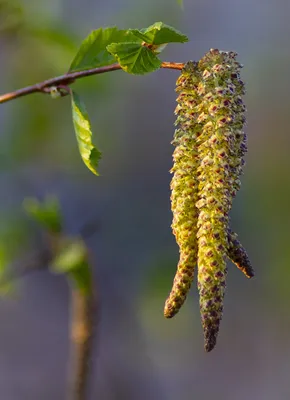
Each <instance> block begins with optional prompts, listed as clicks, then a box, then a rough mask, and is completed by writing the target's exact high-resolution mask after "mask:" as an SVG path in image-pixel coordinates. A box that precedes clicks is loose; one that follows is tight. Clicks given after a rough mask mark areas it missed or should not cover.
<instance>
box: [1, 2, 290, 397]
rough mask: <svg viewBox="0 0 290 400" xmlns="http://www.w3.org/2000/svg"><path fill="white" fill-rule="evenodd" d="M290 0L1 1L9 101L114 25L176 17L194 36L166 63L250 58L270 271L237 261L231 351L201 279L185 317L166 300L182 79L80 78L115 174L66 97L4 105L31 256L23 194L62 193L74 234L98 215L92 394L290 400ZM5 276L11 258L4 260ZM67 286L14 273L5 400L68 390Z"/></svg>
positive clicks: (251, 109)
mask: <svg viewBox="0 0 290 400" xmlns="http://www.w3.org/2000/svg"><path fill="white" fill-rule="evenodd" d="M289 17H290V3H289V1H287V0H256V1H252V0H244V1H237V0H218V1H217V0H206V1H205V0H194V1H193V0H192V1H190V0H184V11H182V9H181V8H180V7H179V6H178V4H177V3H176V1H175V0H148V1H146V2H145V1H132V0H123V1H120V0H106V1H94V0H82V1H79V0H51V1H39V0H22V1H21V0H19V1H18V2H16V1H13V0H1V1H0V93H5V92H7V91H11V90H13V89H17V88H19V87H22V86H26V85H29V84H32V83H35V82H37V81H41V80H44V79H47V78H50V77H52V76H55V75H59V74H62V73H64V72H66V70H67V68H68V66H69V64H70V62H71V60H72V58H73V57H74V54H75V53H76V50H77V48H78V46H79V44H80V43H81V41H82V39H83V38H84V37H85V36H86V35H87V34H88V33H89V32H90V31H91V30H93V29H96V28H99V27H100V26H112V25H117V26H118V27H120V28H129V27H130V28H134V27H136V28H142V27H147V26H149V25H151V24H152V23H154V22H156V21H163V22H165V23H167V24H169V25H172V26H174V27H176V28H177V29H179V30H181V31H182V32H183V33H185V34H187V35H188V36H189V38H190V42H189V43H186V44H183V45H178V44H177V45H174V44H173V45H170V46H168V48H167V49H166V51H164V53H163V54H162V57H163V60H166V61H177V62H185V61H188V60H189V59H194V60H198V59H199V58H200V57H201V56H202V55H203V54H204V53H205V52H206V51H208V49H209V48H212V47H214V48H219V49H223V50H234V51H237V52H238V53H239V60H240V61H241V62H242V63H243V64H244V65H245V67H244V69H243V71H242V76H243V79H244V81H245V82H246V85H247V95H246V103H247V108H248V114H247V118H248V124H247V133H248V147H249V152H248V155H247V158H246V161H247V164H246V168H245V174H244V176H243V178H242V189H241V190H240V192H239V194H238V196H237V198H236V200H235V202H234V206H233V211H232V224H233V228H234V230H236V231H237V232H239V235H240V238H241V240H242V242H243V244H244V245H245V246H246V248H247V249H248V253H249V255H250V257H251V259H252V263H253V265H254V267H255V270H256V277H255V278H254V279H252V280H247V279H246V278H245V277H244V276H243V275H242V274H241V273H240V271H238V270H237V269H236V268H235V267H234V266H232V265H229V274H228V288H227V293H226V299H225V310H224V311H225V312H224V318H223V321H222V325H221V330H220V335H219V339H218V344H217V347H216V349H215V350H214V351H213V352H212V353H209V354H206V353H205V352H204V350H203V337H202V329H201V324H200V317H199V309H198V298H197V290H196V287H195V286H196V285H193V289H192V291H191V295H190V296H189V298H188V300H187V302H186V304H185V306H184V307H183V309H182V311H181V312H180V314H179V315H177V316H176V317H175V318H174V319H173V320H165V319H164V317H163V314H162V311H163V304H164V300H165V298H166V296H167V294H168V292H169V290H170V287H171V282H172V279H173V276H174V272H175V267H176V263H177V260H178V249H177V246H176V244H175V241H174V237H173V236H172V234H171V230H170V224H171V211H170V202H169V195H170V193H169V182H170V179H171V176H170V174H169V172H168V171H169V169H170V168H171V164H172V160H171V154H172V151H173V148H172V146H171V144H170V141H171V139H172V135H173V132H174V127H173V122H174V115H173V110H174V108H175V98H176V95H175V92H174V88H175V81H176V78H177V76H178V72H177V71H167V70H161V71H158V72H155V73H153V74H149V75H147V76H142V77H136V76H129V75H126V74H125V73H124V72H122V71H118V72H114V73H112V74H105V75H99V76H95V77H90V78H85V79H83V80H81V81H78V82H77V83H75V84H74V88H75V89H76V90H77V91H78V92H79V93H80V94H81V95H82V97H83V98H84V100H85V102H86V104H87V108H88V111H89V113H90V115H91V119H92V126H93V130H94V134H95V140H96V142H97V143H98V145H99V147H100V148H101V149H102V151H103V159H102V162H101V166H100V169H101V177H95V176H93V175H92V174H91V173H90V172H89V171H88V170H87V169H86V168H85V166H84V165H83V164H82V161H81V160H80V157H79V154H78V149H77V145H76V140H75V137H74V131H73V126H72V122H71V115H70V101H69V99H68V98H63V99H60V100H52V99H51V98H50V97H49V96H44V95H40V94H35V95H31V96H28V97H24V98H21V99H18V100H15V101H13V102H10V103H6V104H3V105H1V106H0V135H1V136H0V142H1V146H0V155H1V156H0V187H1V190H0V217H1V223H0V239H1V246H2V248H3V247H4V248H5V249H6V250H7V249H9V251H10V253H11V256H13V259H16V260H18V263H20V265H21V261H22V260H24V259H25V257H27V256H29V254H31V252H33V251H35V250H36V249H38V248H39V246H41V240H40V232H39V231H38V230H37V227H36V226H35V225H33V224H32V223H31V222H30V221H29V220H28V219H27V218H26V217H25V215H24V213H23V211H22V202H23V199H24V198H25V197H27V196H37V197H39V198H42V197H43V196H45V195H47V194H55V195H57V196H58V197H59V199H60V202H61V206H62V210H63V213H64V218H65V230H66V232H67V233H77V232H78V231H79V229H80V228H81V227H82V226H83V224H85V223H86V222H87V221H95V222H96V224H97V226H98V229H97V231H96V233H95V234H94V235H93V236H92V237H91V238H90V239H89V240H88V245H89V247H90V248H91V250H92V252H93V254H94V268H95V275H96V280H97V284H98V290H99V295H100V299H101V323H100V326H99V337H98V342H97V345H96V351H95V355H94V370H93V371H92V380H91V388H90V391H91V397H90V398H91V399H102V400H149V399H150V400H157V399H158V400H159V399H164V400H192V399H199V400H208V399H212V398H215V399H216V400H233V399H234V400H244V399H248V400H256V399H263V400H284V399H288V398H290V382H289V374H290V345H289V339H290V313H289V307H290V290H289V282H290V245H289V236H290V235H289V230H290V207H289V204H290V174H289V171H290V157H289V149H290V124H289V115H290V114H289V113H290V96H289V93H290V77H289V64H290V45H289V37H290V24H289ZM1 268H2V269H3V268H4V266H3V265H1ZM68 322H69V290H68V287H67V284H66V282H65V280H64V279H63V278H62V277H59V276H54V275H52V274H49V273H48V272H38V273H34V274H31V275H28V276H27V277H26V278H25V279H23V280H21V281H20V282H17V283H15V287H14V290H13V292H12V294H10V295H9V296H6V297H4V298H2V299H1V302H0V397H1V399H3V400H26V399H27V400H39V399H42V400H51V399H54V400H62V399H64V397H65V385H66V367H67V363H68V352H69V345H68V341H67V335H68Z"/></svg>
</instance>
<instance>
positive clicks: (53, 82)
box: [0, 62, 184, 103]
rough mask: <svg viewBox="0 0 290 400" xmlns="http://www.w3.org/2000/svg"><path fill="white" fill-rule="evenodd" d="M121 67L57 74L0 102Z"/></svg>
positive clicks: (168, 64) (177, 66)
mask: <svg viewBox="0 0 290 400" xmlns="http://www.w3.org/2000/svg"><path fill="white" fill-rule="evenodd" d="M183 67H184V64H183V63H173V62H163V63H162V64H161V68H166V69H177V70H181V69H182V68H183ZM120 69H122V68H121V66H120V65H119V64H112V65H107V66H105V67H99V68H93V69H88V70H85V71H77V72H71V73H67V74H65V75H61V76H57V77H55V78H51V79H48V80H46V81H43V82H40V83H36V84H35V85H32V86H27V87H25V88H22V89H18V90H15V91H13V92H10V93H6V94H3V95H2V96H0V103H5V102H7V101H10V100H14V99H16V98H18V97H22V96H27V95H28V94H32V93H50V91H51V88H52V87H54V86H55V87H60V86H67V85H70V84H72V83H73V82H74V81H75V80H77V79H80V78H84V77H86V76H91V75H98V74H103V73H105V72H112V71H117V70H120Z"/></svg>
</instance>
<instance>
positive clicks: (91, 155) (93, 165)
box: [71, 92, 101, 175]
mask: <svg viewBox="0 0 290 400" xmlns="http://www.w3.org/2000/svg"><path fill="white" fill-rule="evenodd" d="M71 97H72V117H73V124H74V128H75V133H76V137H77V141H78V145H79V151H80V154H81V157H82V159H83V162H84V163H85V164H86V166H87V167H88V168H89V170H91V171H92V172H93V173H94V174H95V175H99V173H98V171H97V168H98V164H99V160H100V158H101V152H100V151H99V150H98V149H97V148H96V147H95V146H94V144H93V142H92V130H91V124H90V121H89V116H88V113H87V110H86V108H85V105H84V103H83V102H82V100H81V99H80V97H79V96H78V95H77V94H76V93H75V92H72V93H71Z"/></svg>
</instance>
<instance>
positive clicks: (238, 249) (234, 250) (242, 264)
mask: <svg viewBox="0 0 290 400" xmlns="http://www.w3.org/2000/svg"><path fill="white" fill-rule="evenodd" d="M228 241H229V247H228V252H227V255H228V258H229V259H230V260H231V261H232V262H233V263H234V264H235V265H236V266H237V267H238V268H239V269H240V270H241V271H242V272H243V273H244V274H245V275H246V277H247V278H252V277H253V276H254V275H255V273H254V270H253V267H252V264H251V261H250V259H249V256H248V254H247V252H246V250H245V249H244V247H243V245H242V244H241V242H240V241H239V240H238V235H237V234H236V233H234V232H232V231H231V230H229V231H228Z"/></svg>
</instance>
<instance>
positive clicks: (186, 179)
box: [164, 63, 199, 318]
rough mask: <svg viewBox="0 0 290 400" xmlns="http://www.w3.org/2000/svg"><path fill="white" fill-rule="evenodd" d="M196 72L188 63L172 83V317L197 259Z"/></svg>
mask: <svg viewBox="0 0 290 400" xmlns="http://www.w3.org/2000/svg"><path fill="white" fill-rule="evenodd" d="M198 83H199V76H198V71H197V64H196V63H188V64H187V65H186V67H185V68H184V69H183V70H182V73H181V75H180V77H179V78H178V80H177V83H176V92H177V93H178V94H179V96H178V98H177V102H178V105H177V107H176V109H175V114H176V115H177V120H176V123H175V124H176V125H178V128H177V129H176V131H175V135H174V140H173V142H172V143H173V145H174V146H175V150H174V153H173V162H174V164H173V168H172V169H171V172H173V178H172V181H171V209H172V213H173V222H172V230H173V234H174V235H175V238H176V242H177V244H178V245H179V255H180V258H179V263H178V266H177V272H176V275H175V278H174V282H173V288H172V290H171V293H170V295H169V297H168V299H167V300H166V303H165V308H164V315H165V317H167V318H171V317H173V316H174V315H175V314H176V313H177V312H178V311H179V309H180V307H181V306H182V304H183V303H184V301H185V299H186V295H187V293H188V291H189V289H190V286H191V283H192V280H193V274H194V268H195V266H196V262H197V237H196V234H197V218H198V215H197V212H198V210H197V208H196V202H197V199H198V182H197V179H196V176H197V167H198V153H197V147H196V138H197V135H198V128H199V127H198V124H197V122H196V112H195V111H194V109H195V107H196V106H197V105H198V102H199V99H198V94H197V87H198Z"/></svg>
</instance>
